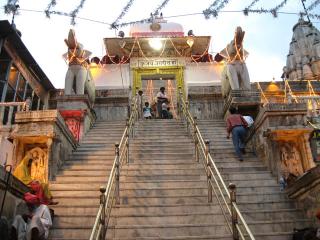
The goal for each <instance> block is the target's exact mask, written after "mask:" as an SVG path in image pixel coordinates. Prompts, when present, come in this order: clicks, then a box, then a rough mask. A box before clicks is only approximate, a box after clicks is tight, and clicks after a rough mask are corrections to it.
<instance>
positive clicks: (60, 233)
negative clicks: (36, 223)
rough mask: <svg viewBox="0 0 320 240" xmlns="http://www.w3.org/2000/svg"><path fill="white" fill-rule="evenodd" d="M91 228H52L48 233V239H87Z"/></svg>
mask: <svg viewBox="0 0 320 240" xmlns="http://www.w3.org/2000/svg"><path fill="white" fill-rule="evenodd" d="M91 231H92V226H90V227H89V226H80V227H73V228H71V227H65V228H62V227H60V228H56V227H55V226H54V227H52V228H51V229H50V231H49V239H52V240H53V239H72V240H75V239H89V237H90V233H91Z"/></svg>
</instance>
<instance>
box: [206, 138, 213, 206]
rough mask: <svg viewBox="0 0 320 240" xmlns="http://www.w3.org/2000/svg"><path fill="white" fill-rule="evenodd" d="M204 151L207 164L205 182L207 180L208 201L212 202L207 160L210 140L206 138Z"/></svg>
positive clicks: (209, 166)
mask: <svg viewBox="0 0 320 240" xmlns="http://www.w3.org/2000/svg"><path fill="white" fill-rule="evenodd" d="M205 144H206V152H205V157H206V164H207V182H208V202H212V185H211V171H210V168H211V165H210V162H209V153H210V141H209V140H206V141H205Z"/></svg>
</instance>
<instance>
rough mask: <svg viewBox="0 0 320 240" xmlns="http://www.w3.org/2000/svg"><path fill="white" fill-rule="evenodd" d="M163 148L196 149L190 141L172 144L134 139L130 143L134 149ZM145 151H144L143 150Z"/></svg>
mask: <svg viewBox="0 0 320 240" xmlns="http://www.w3.org/2000/svg"><path fill="white" fill-rule="evenodd" d="M159 146H161V147H162V148H164V149H188V148H192V149H193V148H194V143H193V141H192V140H191V139H190V140H188V141H179V142H175V143H174V144H172V142H168V141H158V142H146V141H140V140H139V141H138V140H136V139H134V141H131V142H130V147H132V148H136V147H139V148H154V147H159ZM142 150H143V149H142Z"/></svg>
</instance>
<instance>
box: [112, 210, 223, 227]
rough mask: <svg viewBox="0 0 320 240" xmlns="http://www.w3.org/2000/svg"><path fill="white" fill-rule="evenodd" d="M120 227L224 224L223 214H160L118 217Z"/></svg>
mask: <svg viewBox="0 0 320 240" xmlns="http://www.w3.org/2000/svg"><path fill="white" fill-rule="evenodd" d="M116 219H117V224H118V225H129V226H130V225H160V224H193V223H209V224H210V223H213V222H224V216H223V214H222V213H221V214H212V213H201V214H199V213H197V212H193V213H187V214H183V213H182V214H171V213H170V214H159V215H153V216H150V215H144V214H142V215H141V214H139V213H138V212H137V214H133V215H129V216H117V218H116Z"/></svg>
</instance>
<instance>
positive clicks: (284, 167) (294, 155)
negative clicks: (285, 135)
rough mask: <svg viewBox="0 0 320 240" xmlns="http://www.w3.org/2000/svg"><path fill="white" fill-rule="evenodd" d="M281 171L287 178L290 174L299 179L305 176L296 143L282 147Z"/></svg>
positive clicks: (285, 144)
mask: <svg viewBox="0 0 320 240" xmlns="http://www.w3.org/2000/svg"><path fill="white" fill-rule="evenodd" d="M280 158H281V171H282V172H283V173H284V177H285V178H287V177H288V176H289V173H291V174H293V175H294V176H296V177H298V176H300V175H302V174H303V172H304V171H303V167H302V159H301V155H300V152H299V150H298V148H297V146H296V145H295V144H294V143H283V144H282V146H281V147H280Z"/></svg>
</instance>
